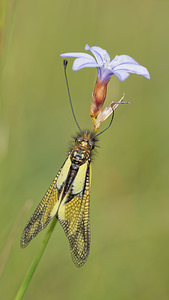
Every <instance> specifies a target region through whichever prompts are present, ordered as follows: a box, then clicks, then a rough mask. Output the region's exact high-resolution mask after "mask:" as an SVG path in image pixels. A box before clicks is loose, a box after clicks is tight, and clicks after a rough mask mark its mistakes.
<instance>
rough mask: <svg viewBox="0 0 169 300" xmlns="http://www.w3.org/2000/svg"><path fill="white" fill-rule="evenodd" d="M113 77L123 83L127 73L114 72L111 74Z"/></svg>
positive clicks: (127, 75)
mask: <svg viewBox="0 0 169 300" xmlns="http://www.w3.org/2000/svg"><path fill="white" fill-rule="evenodd" d="M113 74H114V75H116V76H117V78H118V79H119V80H120V81H124V80H126V79H127V77H129V75H130V74H129V73H127V72H126V71H114V73H113Z"/></svg>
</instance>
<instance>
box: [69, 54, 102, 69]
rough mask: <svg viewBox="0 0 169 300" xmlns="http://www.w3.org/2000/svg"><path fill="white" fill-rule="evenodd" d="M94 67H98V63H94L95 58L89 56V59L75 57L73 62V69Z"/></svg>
mask: <svg viewBox="0 0 169 300" xmlns="http://www.w3.org/2000/svg"><path fill="white" fill-rule="evenodd" d="M87 67H89V68H96V67H98V64H97V63H96V61H95V59H94V58H93V57H92V56H91V59H89V58H84V57H83V58H82V57H80V58H76V59H75V61H74V63H73V67H72V69H73V71H78V70H80V69H83V68H87Z"/></svg>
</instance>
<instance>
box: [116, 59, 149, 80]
mask: <svg viewBox="0 0 169 300" xmlns="http://www.w3.org/2000/svg"><path fill="white" fill-rule="evenodd" d="M112 71H113V73H114V74H115V75H116V71H118V72H119V71H122V72H123V71H125V72H128V73H134V74H138V75H141V76H143V77H145V78H147V79H150V74H149V72H148V70H147V69H146V68H145V67H143V66H141V65H139V64H137V65H135V64H127V63H124V64H120V65H118V66H116V67H115V68H113V70H112Z"/></svg>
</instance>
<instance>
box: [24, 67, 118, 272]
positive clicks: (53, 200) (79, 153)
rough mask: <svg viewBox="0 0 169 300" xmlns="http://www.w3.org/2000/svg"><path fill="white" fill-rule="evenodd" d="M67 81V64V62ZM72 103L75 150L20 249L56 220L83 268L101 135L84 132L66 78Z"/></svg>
mask: <svg viewBox="0 0 169 300" xmlns="http://www.w3.org/2000/svg"><path fill="white" fill-rule="evenodd" d="M65 77H66V62H65ZM66 83H67V88H68V95H69V100H70V104H71V108H72V113H73V116H74V119H75V122H76V124H77V126H78V128H79V130H80V133H79V134H78V136H77V137H76V138H75V141H74V145H73V148H72V150H71V151H70V152H69V154H68V157H67V159H66V160H65V162H64V163H63V165H62V167H61V168H60V170H59V172H58V173H57V175H56V177H55V179H54V180H53V182H52V184H51V186H50V187H49V189H48V191H47V192H46V194H45V195H44V197H43V199H42V201H41V202H40V203H39V205H38V207H37V208H36V209H35V211H34V213H33V215H32V216H31V218H30V219H29V221H28V223H27V225H26V227H25V228H24V230H23V233H22V236H21V240H20V245H21V247H22V248H24V247H26V246H27V245H28V244H29V242H30V241H31V240H32V239H33V238H34V237H36V235H37V234H38V233H39V232H40V231H41V230H42V229H44V228H45V227H46V226H47V225H48V223H49V222H50V220H51V219H52V218H53V217H56V218H57V219H58V220H59V222H60V224H61V226H62V227H63V229H64V232H65V234H66V236H67V238H68V240H69V244H70V251H71V255H72V259H73V262H74V264H75V265H76V266H77V267H81V266H83V265H84V263H85V262H86V260H87V258H88V255H89V250H90V212H89V207H90V203H89V202H90V201H89V196H90V185H91V159H92V152H93V150H94V148H95V146H96V143H97V136H98V135H100V134H101V133H103V132H104V131H105V130H107V129H108V128H109V127H110V125H111V123H112V120H113V116H114V114H113V115H112V119H111V122H110V124H109V126H108V127H107V128H105V129H104V130H103V131H102V132H100V133H99V134H97V135H96V134H94V133H91V132H90V131H84V132H83V131H82V130H81V129H80V127H79V125H78V123H77V120H76V117H75V115H74V111H73V107H72V102H71V98H70V92H69V86H68V81H67V77H66Z"/></svg>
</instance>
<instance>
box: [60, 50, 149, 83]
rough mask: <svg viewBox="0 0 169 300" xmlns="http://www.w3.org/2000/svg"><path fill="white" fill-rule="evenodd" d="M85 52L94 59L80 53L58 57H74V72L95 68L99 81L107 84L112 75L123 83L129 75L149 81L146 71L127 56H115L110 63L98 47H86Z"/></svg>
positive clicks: (108, 57) (106, 55) (107, 56)
mask: <svg viewBox="0 0 169 300" xmlns="http://www.w3.org/2000/svg"><path fill="white" fill-rule="evenodd" d="M85 50H88V51H91V52H92V53H93V55H94V56H95V59H94V57H93V56H91V55H90V54H86V53H81V52H72V53H71V52H70V53H64V54H61V55H60V56H61V57H76V59H75V61H74V63H73V67H72V69H73V70H74V71H78V70H80V69H82V68H87V67H90V68H95V67H96V68H97V70H98V80H99V81H104V82H108V81H109V79H110V77H111V76H112V75H113V74H114V75H116V76H117V77H118V79H120V80H121V81H124V80H125V79H126V78H127V77H128V76H129V75H130V74H129V73H134V74H138V75H141V76H143V77H145V78H147V79H150V74H149V72H148V70H147V69H146V68H145V67H143V66H141V65H140V64H139V63H138V62H137V61H135V60H134V59H133V58H132V57H130V56H128V55H116V56H115V58H114V59H113V60H112V61H111V60H110V56H109V54H108V53H107V51H106V50H104V49H102V48H100V47H96V46H94V47H89V45H86V46H85Z"/></svg>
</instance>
